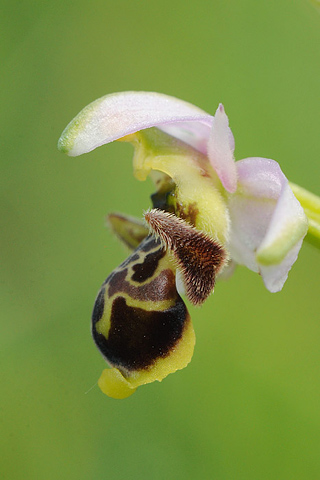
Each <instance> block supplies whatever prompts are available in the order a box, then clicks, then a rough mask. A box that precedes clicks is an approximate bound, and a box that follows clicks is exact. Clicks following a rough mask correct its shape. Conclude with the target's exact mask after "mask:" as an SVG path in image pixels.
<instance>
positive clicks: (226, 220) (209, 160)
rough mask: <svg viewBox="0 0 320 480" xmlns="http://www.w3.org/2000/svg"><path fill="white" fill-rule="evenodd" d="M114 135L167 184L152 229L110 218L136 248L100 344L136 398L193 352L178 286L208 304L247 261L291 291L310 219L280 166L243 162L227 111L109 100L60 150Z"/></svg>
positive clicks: (116, 386)
mask: <svg viewBox="0 0 320 480" xmlns="http://www.w3.org/2000/svg"><path fill="white" fill-rule="evenodd" d="M114 140H122V141H127V142H131V143H132V144H133V146H134V148H135V153H134V158H133V166H134V175H135V177H136V178H137V179H138V180H145V179H146V178H147V177H148V176H151V178H152V179H153V181H154V184H155V188H156V192H155V193H154V194H153V195H152V197H151V198H152V201H153V209H151V210H150V211H147V212H146V213H145V215H144V217H145V222H146V223H145V224H143V223H141V221H136V220H134V219H132V218H131V217H126V216H121V215H116V214H113V215H111V216H109V222H110V224H111V226H112V229H113V230H114V231H115V233H116V234H117V235H118V237H119V238H120V239H121V240H123V241H124V243H126V245H127V246H129V247H130V248H131V249H133V250H134V251H133V253H132V254H131V255H130V257H129V258H128V259H127V260H126V261H125V262H123V263H122V264H121V265H120V266H119V267H118V268H117V269H116V270H115V271H114V272H113V273H112V274H111V275H110V276H109V277H108V278H107V280H106V281H105V282H104V284H103V286H102V288H101V290H100V292H99V294H98V297H97V300H96V303H95V308H94V311H93V319H92V324H93V327H92V332H93V337H94V339H95V342H96V344H97V346H98V348H99V349H100V351H101V352H102V354H103V355H104V357H105V358H106V360H107V361H108V363H109V364H110V365H111V366H112V367H113V368H111V369H107V370H105V371H104V372H103V374H102V376H101V378H100V380H99V385H100V387H101V389H102V390H103V391H104V392H105V393H107V394H108V395H110V396H113V397H115V398H124V397H126V396H128V395H130V394H131V393H133V391H134V390H135V388H136V387H137V386H139V385H141V384H144V383H149V382H151V381H154V380H162V379H163V378H164V377H165V376H167V375H168V374H169V373H172V372H174V371H176V370H177V369H181V368H183V367H184V366H186V365H187V363H188V362H189V361H190V359H191V357H192V353H193V347H194V341H195V340H194V332H193V328H192V324H191V320H190V316H189V313H188V311H187V309H186V306H185V304H184V302H183V300H182V298H181V296H180V295H179V293H178V291H177V288H176V284H178V285H179V284H182V286H183V289H184V291H185V293H186V296H187V298H188V300H189V301H190V302H191V303H193V304H194V305H200V304H201V303H203V302H204V301H205V300H206V299H207V297H208V295H209V294H210V293H211V292H212V291H213V289H214V285H215V280H216V277H217V275H218V274H219V273H221V272H222V271H223V270H224V269H225V270H227V269H230V268H231V266H232V265H234V264H235V263H238V264H242V265H245V266H247V267H248V268H249V269H251V270H253V271H255V272H257V273H259V274H260V275H261V276H262V279H263V281H264V284H265V286H266V287H267V289H268V290H270V291H271V292H276V291H279V290H281V288H282V287H283V284H284V282H285V281H286V279H287V276H288V272H289V270H290V268H291V266H292V265H293V263H294V262H295V260H296V258H297V255H298V252H299V249H300V247H301V244H302V240H303V237H304V236H305V234H306V232H307V225H308V224H307V219H306V216H305V214H304V211H303V209H302V207H301V205H300V203H299V202H298V200H297V199H296V197H295V196H294V195H293V193H292V190H291V188H290V186H289V184H288V180H287V179H286V177H285V176H284V174H283V173H282V171H281V169H280V167H279V165H278V163H277V162H275V161H274V160H270V159H266V158H260V157H251V158H246V159H243V160H239V161H237V162H235V160H234V138H233V135H232V132H231V129H230V127H229V121H228V117H227V115H226V113H225V111H224V107H223V105H222V104H220V105H219V106H218V109H217V111H216V114H215V116H214V117H213V116H211V115H209V114H207V113H206V112H204V111H202V110H201V109H199V108H197V107H195V106H193V105H191V104H189V103H187V102H184V101H182V100H178V99H176V98H173V97H169V96H167V95H162V94H157V93H146V92H124V93H118V94H113V95H107V96H105V97H102V98H100V99H98V100H96V101H95V102H93V103H91V104H90V105H88V106H87V107H86V108H84V109H83V110H82V111H81V112H80V113H79V114H78V116H77V117H75V119H74V120H72V122H71V123H70V124H69V125H68V126H67V127H66V129H65V130H64V132H63V134H62V136H61V138H60V140H59V149H60V150H61V151H63V152H66V153H68V154H69V155H71V156H75V155H81V154H83V153H87V152H89V151H91V150H93V149H95V148H96V147H99V146H101V145H103V144H105V143H109V142H112V141H114ZM146 225H147V227H148V228H147V227H146Z"/></svg>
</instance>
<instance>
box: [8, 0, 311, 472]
mask: <svg viewBox="0 0 320 480" xmlns="http://www.w3.org/2000/svg"><path fill="white" fill-rule="evenodd" d="M1 7H2V14H1V19H0V22H1V28H0V31H1V35H2V39H3V40H2V41H1V44H0V52H1V64H0V68H1V75H0V85H1V88H0V97H1V112H0V115H1V128H0V144H1V180H0V181H1V226H2V228H1V249H0V255H1V293H0V295H1V296H0V298H1V310H0V311H1V317H2V319H1V335H0V345H1V349H0V359H1V395H0V408H1V411H0V415H1V417H0V431H1V435H0V445H1V455H0V464H1V465H0V476H1V478H3V479H10V480H11V479H14V480H15V479H22V478H23V479H24V480H29V479H46V480H51V479H56V478H63V479H64V478H65V479H69V480H72V479H77V480H82V479H92V480H96V479H97V480H98V479H104V478H106V479H108V480H122V479H132V480H134V479H140V480H144V479H148V480H149V479H153V480H158V479H159V480H160V479H161V480H162V479H169V480H171V479H172V480H180V479H184V480H188V479H201V480H202V479H203V480H206V479H215V480H229V479H230V480H234V479H235V480H242V479H245V480H251V479H252V480H257V479H259V480H262V479H268V480H270V479H277V480H279V479H280V480H285V479H290V480H293V479H299V480H302V479H307V480H310V479H311V480H313V479H318V478H319V472H320V408H319V406H320V371H319V368H320V367H319V365H320V348H319V345H320V315H319V267H320V262H319V261H320V256H319V252H318V251H316V250H315V248H314V247H312V246H310V245H308V244H305V245H304V246H303V248H302V250H301V253H300V256H299V259H298V262H297V263H296V264H295V266H294V268H293V269H292V271H291V273H290V275H289V279H288V281H287V283H286V285H285V287H284V289H283V291H282V292H281V293H278V294H270V293H269V292H267V291H266V289H265V288H264V287H263V284H262V281H261V279H260V278H259V277H258V276H257V275H256V274H253V273H252V272H249V271H246V270H245V269H244V268H241V267H239V268H238V269H237V271H236V272H235V274H234V276H233V277H232V278H231V279H230V280H229V281H227V282H220V283H219V284H218V285H217V286H216V290H215V294H214V296H213V297H211V298H210V300H209V301H208V302H207V303H206V304H205V306H204V307H203V308H201V309H195V308H193V307H191V306H190V312H191V314H192V317H193V321H194V326H195V329H196V334H197V344H196V350H195V355H194V358H193V361H192V363H191V364H190V365H189V367H188V368H186V369H185V370H183V371H181V372H178V373H176V374H175V375H170V376H169V377H168V378H167V379H166V380H165V381H163V382H162V383H161V384H160V383H157V384H151V385H149V386H145V387H141V388H139V389H138V390H137V392H136V393H135V394H134V395H133V396H132V397H130V398H128V399H126V400H119V401H116V400H112V399H109V398H107V397H106V396H104V395H103V394H102V393H101V392H100V390H99V388H98V387H97V386H96V381H97V379H98V377H99V376H100V373H101V371H102V369H103V368H104V367H105V363H104V361H103V359H102V357H100V355H99V353H98V351H97V350H96V349H95V346H94V344H93V342H92V340H91V337H90V315H91V310H92V306H93V302H94V299H95V296H96V293H97V291H98V289H99V287H100V284H101V283H102V281H103V280H104V279H105V277H106V276H107V275H108V273H109V272H110V271H111V270H112V269H113V268H114V267H115V266H116V265H118V264H119V263H120V262H121V261H122V260H123V259H124V258H125V256H126V255H127V253H126V251H125V250H124V248H123V247H122V246H121V245H119V244H118V243H117V242H116V240H115V239H114V238H113V237H112V235H111V234H110V233H109V232H108V230H107V229H106V228H105V215H106V214H107V213H108V212H110V211H120V212H121V211H122V212H127V213H130V214H132V215H137V216H141V213H142V210H143V209H145V208H147V207H148V206H149V205H150V202H149V194H150V193H151V192H152V187H151V183H149V182H145V183H138V182H137V181H136V180H134V179H133V177H132V163H131V156H132V150H131V147H130V146H129V145H125V144H120V143H115V144H111V145H109V146H106V147H102V148H100V149H98V150H96V151H94V152H92V153H90V154H88V155H84V156H82V157H78V158H69V157H67V156H65V155H63V154H61V153H60V152H58V151H57V149H56V143H57V140H58V138H59V136H60V133H61V132H62V130H63V129H64V127H65V126H66V124H67V123H68V122H69V121H70V120H71V119H72V118H73V117H74V116H75V115H76V114H77V113H78V112H79V111H80V110H81V109H82V108H83V107H84V106H85V105H87V104H88V103H89V102H91V101H92V100H94V99H96V98H98V97H100V96H102V95H105V94H107V93H111V92H116V91H122V90H150V91H159V92H163V93H167V94H171V95H174V96H177V97H180V98H182V99H185V100H188V101H190V102H192V103H194V104H196V105H198V106H200V107H202V108H203V109H205V110H206V111H209V112H210V113H214V112H215V110H216V107H217V105H218V103H219V102H223V103H224V105H225V108H226V111H227V113H228V115H229V118H230V124H231V127H232V129H233V133H234V135H235V139H236V152H235V153H236V158H237V159H241V158H243V157H246V156H264V157H269V158H274V159H276V160H278V161H279V162H280V164H281V167H282V169H283V171H284V172H285V173H286V175H287V176H288V177H289V178H290V179H291V180H292V181H294V182H296V183H299V184H301V185H303V186H304V187H306V188H308V189H310V190H312V191H314V192H315V193H318V194H319V193H320V191H319V178H320V168H319V121H320V113H319V112H320V108H319V107H320V102H319V78H320V68H319V54H320V32H319V26H320V14H319V11H318V10H317V9H316V7H315V6H314V5H313V4H312V3H311V2H308V1H307V0H306V1H304V0H268V1H256V0H229V1H225V0H211V1H210V2H209V1H206V0H197V1H193V2H186V1H185V0H184V1H183V0H158V1H153V0H149V1H146V0H142V1H139V2H133V1H130V0H118V1H117V2H116V1H112V0H106V1H98V0H91V1H90V2H89V1H85V0H78V1H77V2H74V1H71V0H63V1H61V0H55V1H53V2H41V1H36V0H29V1H24V0H22V1H19V2H12V1H11V0H10V1H9V0H2V2H1ZM91 387H93V388H92V389H91Z"/></svg>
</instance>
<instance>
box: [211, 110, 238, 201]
mask: <svg viewBox="0 0 320 480" xmlns="http://www.w3.org/2000/svg"><path fill="white" fill-rule="evenodd" d="M233 151H234V138H233V135H232V132H231V129H230V127H229V120H228V117H227V115H226V113H225V111H224V107H223V105H222V104H221V103H220V105H219V107H218V109H217V111H216V114H215V116H214V120H213V125H212V130H211V134H210V139H209V142H208V157H209V160H210V162H211V164H212V166H213V168H214V169H215V171H216V172H217V174H218V176H219V178H220V180H221V183H222V185H223V186H224V188H225V189H226V190H227V191H228V192H230V193H234V192H235V191H236V189H237V169H236V166H235V162H234V157H233Z"/></svg>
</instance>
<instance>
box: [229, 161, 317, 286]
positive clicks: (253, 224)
mask: <svg viewBox="0 0 320 480" xmlns="http://www.w3.org/2000/svg"><path fill="white" fill-rule="evenodd" d="M236 165H237V170H238V179H239V185H238V190H237V192H236V194H234V195H230V197H229V209H230V217H231V235H230V245H229V249H230V253H231V256H232V258H233V260H235V261H236V262H237V263H240V264H243V265H246V266H247V267H248V268H250V269H251V270H253V271H255V272H260V273H261V275H262V277H263V280H264V283H265V285H266V287H267V288H268V289H269V290H270V291H273V292H274V291H278V290H281V288H282V286H283V284H284V282H285V280H286V278H287V276H288V271H289V270H290V268H291V266H292V264H293V263H294V262H295V260H296V258H297V255H298V252H299V249H300V247H301V243H302V239H303V237H304V236H305V234H306V232H307V228H308V225H307V219H306V216H305V214H304V211H303V209H302V207H301V205H300V203H299V202H298V200H297V199H296V197H295V196H294V195H293V193H292V190H291V189H290V187H289V184H288V180H287V179H286V177H285V176H284V174H283V173H282V171H281V169H280V167H279V165H278V164H277V162H275V161H274V160H269V159H266V158H247V159H245V160H241V161H240V162H237V163H236Z"/></svg>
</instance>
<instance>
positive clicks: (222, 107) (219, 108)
mask: <svg viewBox="0 0 320 480" xmlns="http://www.w3.org/2000/svg"><path fill="white" fill-rule="evenodd" d="M218 111H219V112H220V113H225V110H224V106H223V103H219V106H218V108H217V112H218Z"/></svg>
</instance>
